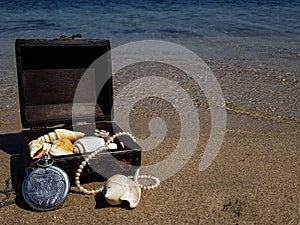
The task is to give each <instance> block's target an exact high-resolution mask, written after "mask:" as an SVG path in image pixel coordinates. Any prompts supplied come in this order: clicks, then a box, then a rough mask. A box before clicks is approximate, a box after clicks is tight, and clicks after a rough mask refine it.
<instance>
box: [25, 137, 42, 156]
mask: <svg viewBox="0 0 300 225" xmlns="http://www.w3.org/2000/svg"><path fill="white" fill-rule="evenodd" d="M28 146H29V151H30V157H31V158H33V157H34V156H35V155H36V154H37V152H38V151H40V150H41V149H42V148H43V142H42V141H40V140H33V141H31V142H29V144H28Z"/></svg>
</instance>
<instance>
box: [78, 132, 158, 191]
mask: <svg viewBox="0 0 300 225" xmlns="http://www.w3.org/2000/svg"><path fill="white" fill-rule="evenodd" d="M120 136H129V137H130V138H131V139H132V140H133V141H135V142H136V140H135V138H134V137H133V135H132V134H130V133H128V132H125V131H124V132H119V133H117V134H115V135H113V136H111V137H109V138H108V139H107V141H106V143H105V145H104V146H102V147H100V148H98V149H97V150H96V151H94V152H92V153H91V154H90V155H89V156H88V157H86V159H85V160H83V161H82V162H81V164H80V165H79V168H78V169H77V172H76V173H75V184H76V186H77V187H78V188H79V191H80V192H83V193H85V194H96V193H99V192H101V191H102V190H103V188H104V187H103V186H102V187H100V188H98V189H95V190H88V189H86V188H84V187H83V186H82V185H81V184H80V174H81V172H82V170H83V168H84V167H85V166H86V165H87V164H88V163H89V161H90V160H91V159H92V158H94V157H95V156H96V155H97V154H98V153H99V152H101V151H103V150H107V149H108V145H109V144H110V143H111V142H113V141H114V139H115V138H116V137H120ZM128 177H129V178H130V179H133V180H134V181H135V182H136V183H137V185H138V186H139V187H140V188H142V189H144V190H150V189H154V188H157V187H158V186H159V184H160V180H159V179H158V178H157V177H154V176H147V175H139V169H138V170H137V173H136V175H135V176H128ZM138 179H151V180H154V182H155V183H154V184H152V185H142V184H139V183H138Z"/></svg>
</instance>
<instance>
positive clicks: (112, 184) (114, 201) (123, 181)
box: [103, 174, 141, 208]
mask: <svg viewBox="0 0 300 225" xmlns="http://www.w3.org/2000/svg"><path fill="white" fill-rule="evenodd" d="M103 197H104V199H105V200H106V201H107V202H108V203H109V204H111V205H120V204H121V203H122V202H123V201H127V202H129V207H130V208H135V207H136V206H137V205H138V203H139V201H140V199H141V188H140V187H139V186H138V185H137V183H136V182H134V181H133V180H131V179H130V178H129V177H126V176H124V175H121V174H116V175H114V176H112V177H110V178H109V179H108V180H107V182H106V184H105V186H104V189H103Z"/></svg>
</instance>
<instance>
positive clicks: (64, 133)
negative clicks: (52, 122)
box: [54, 129, 84, 141]
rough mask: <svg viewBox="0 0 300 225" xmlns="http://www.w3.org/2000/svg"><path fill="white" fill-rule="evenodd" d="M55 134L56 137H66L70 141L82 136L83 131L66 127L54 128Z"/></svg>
mask: <svg viewBox="0 0 300 225" xmlns="http://www.w3.org/2000/svg"><path fill="white" fill-rule="evenodd" d="M54 132H55V134H56V136H57V137H58V139H62V138H68V139H69V140H70V141H75V140H77V139H79V138H82V137H83V136H84V133H82V132H79V131H70V130H66V129H56V130H55V131H54Z"/></svg>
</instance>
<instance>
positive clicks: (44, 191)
mask: <svg viewBox="0 0 300 225" xmlns="http://www.w3.org/2000/svg"><path fill="white" fill-rule="evenodd" d="M69 190H70V181H69V178H68V175H67V174H66V173H65V172H64V171H63V170H62V169H60V168H58V167H56V166H49V167H46V168H42V167H36V168H35V169H34V170H32V171H31V172H30V173H29V174H27V176H26V177H25V179H24V181H23V185H22V194H23V197H24V200H25V202H26V203H27V204H28V205H29V206H30V207H31V208H33V209H34V210H37V211H47V210H53V209H57V208H58V207H60V206H61V205H62V204H63V202H64V201H65V199H66V198H67V194H68V192H69Z"/></svg>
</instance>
